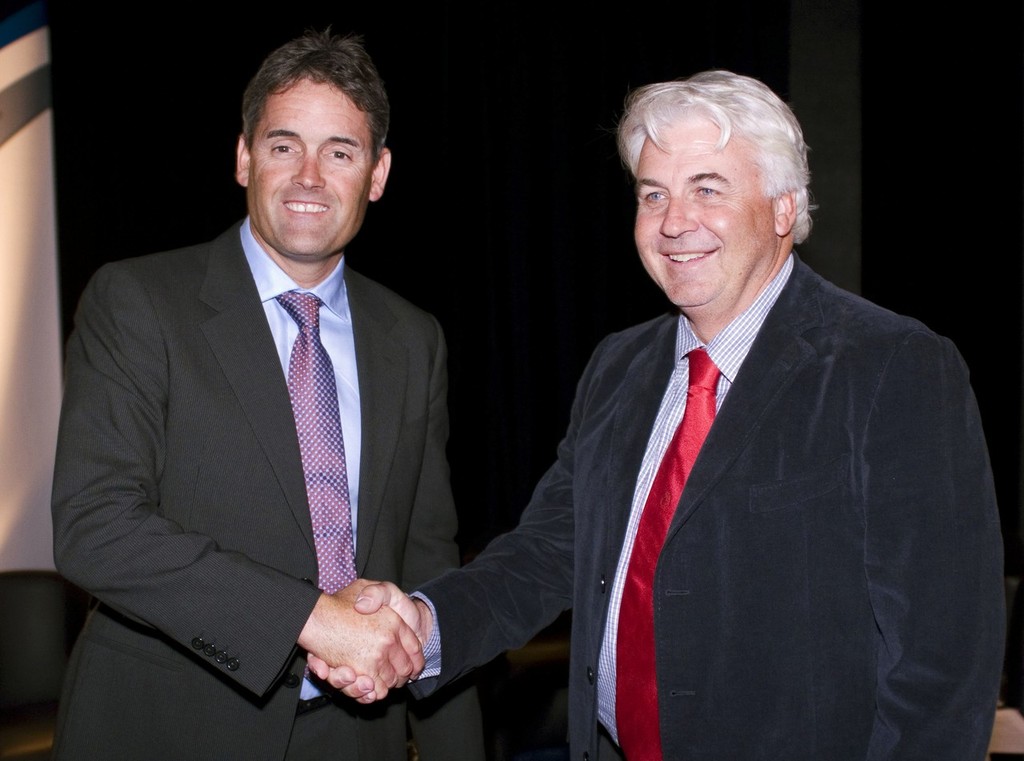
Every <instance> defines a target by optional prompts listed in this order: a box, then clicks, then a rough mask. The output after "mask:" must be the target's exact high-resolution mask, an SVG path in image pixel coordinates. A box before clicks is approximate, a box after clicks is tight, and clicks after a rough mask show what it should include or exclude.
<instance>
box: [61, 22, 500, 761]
mask: <svg viewBox="0 0 1024 761" xmlns="http://www.w3.org/2000/svg"><path fill="white" fill-rule="evenodd" d="M243 111H244V113H243V130H242V135H241V137H240V138H239V141H238V150H237V170H236V177H237V180H238V182H239V184H241V185H242V186H244V187H245V188H246V198H247V205H248V215H247V217H246V218H245V219H244V220H242V221H241V222H239V223H236V224H234V225H233V226H232V227H230V228H229V229H228V230H227V231H226V232H225V233H223V234H222V235H221V236H220V237H218V238H217V239H215V240H213V241H210V242H208V243H203V244H200V245H195V246H191V247H188V248H183V249H180V250H176V251H171V252H165V253H161V254H154V255H149V256H143V257H139V258H134V259H128V260H125V261H121V262H116V263H112V264H109V265H106V266H104V267H102V268H101V269H100V270H99V271H98V272H97V273H96V274H95V276H94V277H93V279H92V280H91V282H90V283H89V285H88V287H87V288H86V290H85V292H84V294H83V296H82V299H81V303H80V305H79V309H78V311H77V314H76V320H75V329H74V332H73V333H72V335H71V337H70V339H69V341H68V346H67V360H66V393H65V398H64V403H63V407H62V412H61V426H60V436H59V444H58V452H57V459H56V470H55V476H54V495H53V521H54V555H55V560H56V565H57V568H58V570H59V571H60V572H61V573H62V574H63V575H64V576H66V577H67V578H68V579H70V580H71V581H73V582H74V583H76V584H78V585H79V586H81V587H82V588H84V589H85V590H87V591H88V592H90V593H91V594H92V595H93V596H94V597H95V599H96V606H95V609H94V610H93V611H92V614H91V616H90V618H89V621H88V623H87V624H86V626H85V629H84V631H83V633H82V635H81V637H80V638H79V640H78V642H77V644H76V646H75V649H74V652H73V655H72V658H71V662H70V666H69V670H68V674H67V680H66V686H65V692H64V695H63V698H62V701H61V710H60V718H59V727H58V733H57V738H56V742H55V758H57V759H72V760H74V761H79V760H81V759H138V760H139V761H143V760H144V761H160V760H161V759H166V760H167V761H202V760H204V759H208V760H209V761H227V759H244V761H262V760H265V761H283V760H288V761H291V760H292V759H294V760H295V761H305V760H307V759H308V760H310V761H312V759H318V760H319V759H323V758H337V759H346V760H347V759H363V760H364V761H371V760H372V761H380V760H381V759H384V760H386V761H406V759H407V757H408V754H409V748H408V739H407V719H408V720H409V722H410V724H411V725H412V728H413V729H412V740H413V742H414V743H415V746H416V747H415V751H416V755H417V757H418V758H420V759H422V760H423V761H451V760H452V759H467V761H478V760H480V759H482V758H483V738H482V728H481V722H480V708H479V704H478V702H477V698H476V693H475V690H474V689H473V688H472V687H471V686H468V687H463V688H461V689H458V690H456V691H453V692H452V693H450V694H449V695H446V696H442V698H441V700H439V701H436V702H432V703H431V704H429V705H423V706H422V708H423V713H424V716H423V718H422V719H420V718H418V717H417V716H416V715H415V711H409V712H408V714H407V703H408V701H407V699H406V696H405V694H404V693H402V692H394V691H391V692H389V690H391V689H392V688H394V687H397V686H400V685H402V684H404V682H405V681H406V679H407V678H408V677H409V675H410V674H412V673H414V672H415V671H418V670H419V668H420V667H421V666H422V663H423V659H422V653H421V650H420V642H419V641H418V640H417V638H416V636H415V634H414V633H413V632H412V631H411V630H410V629H409V628H408V627H405V626H404V625H403V624H401V621H400V619H398V617H397V616H396V615H395V614H394V613H393V612H392V611H390V610H384V611H381V613H380V615H379V616H375V617H372V618H367V617H363V616H360V615H358V614H356V613H355V612H354V611H353V610H352V602H351V591H352V587H351V586H350V585H351V582H352V580H353V579H355V578H356V575H357V574H358V575H363V576H368V577H372V578H380V579H389V580H394V581H395V582H397V583H400V584H402V585H403V586H416V585H418V584H420V583H423V582H425V581H426V580H428V579H430V578H432V577H434V576H437V575H438V574H440V573H441V572H442V571H444V570H445V569H448V568H452V567H455V566H457V565H458V564H459V555H458V548H457V545H456V542H455V535H456V529H457V521H456V513H455V508H454V504H453V499H452V494H451V488H450V484H449V472H448V463H447V460H446V455H445V447H446V442H447V437H448V411H447V391H448V388H447V369H446V361H447V354H446V346H445V341H444V336H443V334H442V331H441V328H440V325H439V324H438V322H437V320H436V319H434V318H433V317H432V316H431V315H429V314H427V313H425V312H423V311H421V310H420V309H419V308H417V307H415V306H414V305H412V304H410V303H409V302H407V301H406V300H404V299H403V298H401V297H399V296H398V295H397V294H395V293H393V292H391V291H389V290H388V289H386V288H384V287H383V286H381V285H379V284H377V283H375V282H372V281H370V280H368V279H366V278H364V277H362V276H360V275H359V274H358V273H357V272H355V271H353V270H352V269H351V268H350V267H348V266H347V265H346V261H345V258H344V253H345V248H346V246H347V245H348V243H349V242H350V241H351V240H352V239H353V237H355V235H356V234H357V233H358V231H359V229H360V226H361V224H362V222H363V218H364V215H365V214H366V211H367V207H368V205H369V203H370V202H372V201H376V200H378V199H379V198H380V197H381V195H382V193H383V192H384V186H385V183H386V181H387V177H388V172H389V169H390V166H391V152H390V150H389V149H388V148H387V147H386V145H385V139H386V136H387V130H388V120H389V103H388V97H387V95H386V93H385V90H384V86H383V83H382V82H381V80H380V77H379V76H378V73H377V70H376V68H375V66H374V64H373V62H372V61H371V59H370V57H369V56H368V54H367V53H366V51H365V49H364V47H363V45H362V41H361V40H360V39H359V38H358V37H351V36H350V37H343V36H338V35H332V34H330V33H329V31H328V32H323V33H314V32H310V33H308V34H306V35H305V36H303V37H301V38H298V39H296V40H293V41H291V42H289V43H287V44H285V45H284V46H282V47H281V48H279V49H278V50H276V51H274V52H273V53H272V54H271V55H270V56H269V57H268V58H267V59H266V61H265V62H264V64H263V65H262V67H261V68H260V70H259V71H258V73H257V74H256V75H255V77H254V78H253V79H252V81H251V83H250V85H249V86H248V88H247V89H246V92H245V96H244V101H243ZM307 653H315V654H316V655H317V656H319V657H321V658H323V659H325V660H326V661H328V662H331V663H350V664H354V665H355V666H357V667H359V668H360V670H361V671H362V672H364V673H366V674H367V676H368V677H369V678H370V679H369V688H370V689H372V690H373V694H374V695H375V697H377V698H380V699H385V698H386V701H385V702H383V703H380V704H377V705H373V706H365V705H358V704H356V703H354V702H353V701H350V700H347V699H345V698H344V697H341V696H337V693H336V692H335V691H334V690H333V689H332V688H331V687H330V686H329V685H326V684H324V683H322V682H319V681H318V680H317V679H316V678H315V677H313V676H310V675H309V674H308V672H306V670H305V665H306V657H307Z"/></svg>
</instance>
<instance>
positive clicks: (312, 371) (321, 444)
mask: <svg viewBox="0 0 1024 761" xmlns="http://www.w3.org/2000/svg"><path fill="white" fill-rule="evenodd" d="M277 300H278V301H279V302H281V306H283V307H284V308H285V311H286V312H288V314H290V315H291V316H292V319H293V320H295V322H297V323H298V325H299V335H298V337H297V338H296V339H295V343H294V344H293V345H292V356H291V360H290V361H289V364H288V393H289V395H290V396H291V400H292V412H293V413H294V415H295V428H296V430H297V431H298V434H299V452H300V454H301V455H302V470H303V475H304V476H305V479H306V496H307V498H308V500H309V512H310V518H311V519H312V522H313V539H314V541H315V542H316V560H317V567H318V572H317V575H318V576H319V586H320V589H322V590H324V591H325V592H327V593H328V594H331V593H333V592H336V591H337V590H339V589H341V588H342V587H347V586H348V585H349V584H351V583H352V582H353V581H355V579H356V564H355V559H354V552H353V549H352V548H353V542H352V507H351V504H350V502H349V494H348V470H347V469H346V465H345V442H344V439H343V438H342V432H341V417H340V415H339V412H338V390H337V386H336V384H335V381H334V368H333V366H332V365H331V358H330V357H329V356H328V355H327V350H326V349H324V346H323V344H322V343H320V304H321V302H320V299H319V298H317V297H316V296H314V295H313V294H311V293H300V292H298V291H288V292H287V293H282V294H281V295H280V296H278V297H277Z"/></svg>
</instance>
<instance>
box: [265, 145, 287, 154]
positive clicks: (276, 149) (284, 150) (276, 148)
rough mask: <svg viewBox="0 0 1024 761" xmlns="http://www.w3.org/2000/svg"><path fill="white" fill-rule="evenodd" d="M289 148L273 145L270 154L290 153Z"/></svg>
mask: <svg viewBox="0 0 1024 761" xmlns="http://www.w3.org/2000/svg"><path fill="white" fill-rule="evenodd" d="M291 150H292V149H291V146H288V145H275V146H274V147H273V148H271V149H270V152H271V153H291Z"/></svg>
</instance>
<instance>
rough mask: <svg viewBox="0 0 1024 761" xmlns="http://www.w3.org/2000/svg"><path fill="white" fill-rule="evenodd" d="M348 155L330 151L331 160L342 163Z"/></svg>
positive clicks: (343, 152)
mask: <svg viewBox="0 0 1024 761" xmlns="http://www.w3.org/2000/svg"><path fill="white" fill-rule="evenodd" d="M348 157H349V155H348V154H347V153H345V151H331V158H332V159H336V160H338V161H344V160H345V159H347V158H348Z"/></svg>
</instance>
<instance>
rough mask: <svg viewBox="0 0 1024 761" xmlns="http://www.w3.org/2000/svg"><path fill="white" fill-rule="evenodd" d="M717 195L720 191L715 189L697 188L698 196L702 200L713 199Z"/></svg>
mask: <svg viewBox="0 0 1024 761" xmlns="http://www.w3.org/2000/svg"><path fill="white" fill-rule="evenodd" d="M717 194H718V191H717V190H715V189H714V188H697V195H699V196H700V197H701V198H711V197H712V196H714V195H717Z"/></svg>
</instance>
